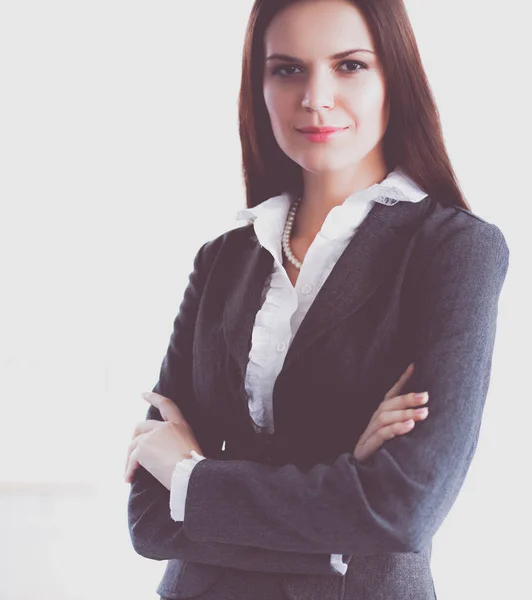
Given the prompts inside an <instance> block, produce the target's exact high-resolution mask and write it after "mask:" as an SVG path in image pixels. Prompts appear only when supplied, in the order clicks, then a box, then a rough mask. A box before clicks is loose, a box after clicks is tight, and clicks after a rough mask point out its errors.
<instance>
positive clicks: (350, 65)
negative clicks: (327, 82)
mask: <svg viewBox="0 0 532 600" xmlns="http://www.w3.org/2000/svg"><path fill="white" fill-rule="evenodd" d="M340 66H346V67H347V68H346V69H340V70H341V71H345V72H347V73H356V72H357V71H361V70H362V69H367V68H368V66H367V65H365V64H364V63H361V62H359V61H358V60H344V61H343V62H341V63H340Z"/></svg>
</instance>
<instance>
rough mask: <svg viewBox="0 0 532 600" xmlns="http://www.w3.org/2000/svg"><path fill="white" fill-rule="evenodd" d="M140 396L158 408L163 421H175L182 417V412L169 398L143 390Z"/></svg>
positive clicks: (180, 419)
mask: <svg viewBox="0 0 532 600" xmlns="http://www.w3.org/2000/svg"><path fill="white" fill-rule="evenodd" d="M142 397H143V398H144V400H147V401H148V402H149V403H150V404H151V405H152V406H154V407H155V408H156V409H158V411H159V412H160V413H161V416H162V418H163V419H164V420H165V421H174V422H176V423H177V422H179V421H182V420H183V419H184V417H183V413H182V412H181V411H180V410H179V408H178V407H177V405H176V404H175V403H174V402H173V401H172V400H171V399H170V398H167V397H166V396H162V395H161V394H157V393H156V392H144V393H143V394H142Z"/></svg>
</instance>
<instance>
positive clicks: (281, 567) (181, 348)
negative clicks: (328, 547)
mask: <svg viewBox="0 0 532 600" xmlns="http://www.w3.org/2000/svg"><path fill="white" fill-rule="evenodd" d="M217 240H219V238H217ZM217 240H213V241H211V242H207V243H206V244H204V245H203V246H202V247H201V248H200V250H199V251H198V253H197V255H196V257H195V259H194V268H193V271H192V273H191V274H190V277H189V283H188V286H187V288H186V290H185V293H184V297H183V300H182V302H181V305H180V307H179V311H178V314H177V317H176V318H175V321H174V327H173V332H172V335H171V337H170V342H169V346H168V350H167V352H166V355H165V357H164V359H163V362H162V365H161V370H160V374H159V380H158V382H157V384H156V385H155V387H154V388H153V391H154V392H157V393H159V394H162V395H163V396H166V397H168V398H171V399H172V400H173V401H174V402H175V403H176V404H177V406H179V408H180V409H181V411H182V412H183V416H184V417H185V419H186V420H187V422H188V423H189V424H190V426H191V427H192V429H193V431H194V433H195V435H196V438H197V440H198V442H199V444H200V447H201V449H202V451H203V452H204V453H205V456H206V457H210V458H209V460H213V461H214V462H216V460H215V458H216V457H219V456H220V452H221V446H222V441H223V440H222V439H221V438H220V437H219V435H218V434H217V433H216V432H215V431H214V430H213V429H212V427H210V426H209V423H208V421H207V420H206V419H205V418H204V417H203V416H202V415H201V413H200V411H199V409H198V407H197V404H196V402H195V396H194V391H193V384H192V343H193V337H194V327H195V322H196V317H197V314H198V308H199V305H200V301H201V296H202V293H203V289H204V286H205V281H206V278H207V276H208V273H209V271H210V269H211V267H212V265H213V263H214V260H215V258H216V254H217V244H218V241H217ZM146 418H147V419H156V420H159V421H162V416H161V413H160V412H159V410H158V409H156V408H155V407H153V406H150V407H149V409H148V412H147V415H146ZM202 462H205V461H202ZM220 462H221V461H220ZM128 528H129V534H130V538H131V541H132V545H133V548H134V550H135V551H136V552H137V553H138V554H140V555H142V556H145V557H147V558H150V559H153V560H168V559H172V558H179V559H184V560H190V561H194V562H201V563H206V564H212V565H218V566H223V567H232V568H239V569H244V570H251V571H263V572H272V573H299V574H317V573H322V574H330V573H333V572H334V569H333V567H332V566H331V564H330V556H329V555H328V554H323V555H319V554H315V553H309V554H306V553H293V552H290V553H289V552H282V551H281V552H279V551H271V550H265V549H263V548H249V547H244V546H238V545H234V544H230V543H220V542H196V541H193V540H191V539H189V537H188V536H187V535H186V533H185V531H184V530H183V523H182V522H176V521H174V520H173V519H172V518H171V516H170V492H169V490H167V489H166V488H165V487H164V486H163V485H162V484H161V483H160V482H159V481H158V480H157V479H156V478H155V477H153V475H152V474H151V473H150V472H149V471H147V470H146V469H144V468H143V467H142V466H140V467H138V468H137V469H136V470H135V473H134V476H133V480H132V483H131V488H130V493H129V498H128Z"/></svg>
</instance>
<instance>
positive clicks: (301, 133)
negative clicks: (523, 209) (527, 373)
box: [126, 0, 509, 600]
mask: <svg viewBox="0 0 532 600" xmlns="http://www.w3.org/2000/svg"><path fill="white" fill-rule="evenodd" d="M240 135H241V141H242V149H243V167H244V174H245V183H246V191H247V209H245V210H243V211H241V213H240V215H239V216H240V217H241V218H242V219H245V220H246V221H250V222H248V223H247V224H245V225H244V226H243V227H239V228H236V229H234V230H232V231H228V232H226V233H224V234H223V235H221V236H219V237H218V238H216V239H214V240H211V241H209V242H207V243H206V244H204V245H203V246H202V248H201V249H200V250H199V251H198V253H197V256H196V259H195V262H194V270H193V272H192V273H191V276H190V282H189V285H188V287H187V289H186V291H185V295H184V298H183V301H182V303H181V306H180V309H179V312H178V315H177V317H176V319H175V322H174V330H173V333H172V336H171V338H170V344H169V347H168V351H167V354H166V356H165V358H164V361H163V364H162V367H161V372H160V377H159V381H158V383H157V385H156V386H155V387H154V389H153V391H152V392H151V393H147V394H146V395H145V398H146V400H147V401H148V402H149V403H150V404H151V406H150V408H149V410H148V414H147V419H146V421H144V422H143V423H141V424H139V426H138V427H137V428H136V429H135V432H134V436H133V441H132V443H131V445H130V448H129V453H128V461H127V465H126V481H130V482H131V484H132V486H131V493H130V499H129V525H130V533H131V539H132V542H133V545H134V548H135V550H136V551H137V552H139V553H140V554H142V555H143V556H146V557H148V558H152V559H155V560H168V565H167V569H166V572H165V575H164V577H163V580H162V582H161V584H160V586H159V588H158V593H159V594H160V595H161V597H162V598H198V599H202V600H207V599H216V600H229V599H230V598H231V599H237V598H238V599H240V598H242V599H249V598H253V599H254V600H257V599H262V598H264V599H268V600H275V599H281V598H284V599H286V598H291V599H305V600H312V599H316V600H327V599H336V598H344V599H345V600H355V599H356V600H362V599H371V600H378V599H381V598H382V599H384V598H386V599H388V598H394V600H401V599H405V600H407V599H408V600H418V599H419V600H428V599H429V598H430V599H432V598H435V597H436V596H435V593H434V586H433V582H432V576H431V572H430V551H431V541H432V538H433V536H434V534H435V533H436V531H437V530H438V528H439V527H440V525H441V524H442V522H443V520H444V519H445V517H446V515H447V514H448V512H449V510H450V508H451V507H452V505H453V503H454V501H455V499H456V497H457V495H458V493H459V491H460V488H461V485H462V484H463V481H464V479H465V476H466V473H467V471H468V468H469V465H470V463H471V460H472V457H473V454H474V451H475V448H476V444H477V440H478V432H479V428H480V424H481V417H482V411H483V407H484V402H485V398H486V394H487V390H488V385H489V379H490V368H491V357H492V352H493V346H494V338H495V330H496V317H497V305H498V298H499V294H500V291H501V288H502V285H503V282H504V279H505V276H506V272H507V268H508V261H509V251H508V247H507V245H506V242H505V239H504V236H503V235H502V233H501V232H500V230H499V229H498V228H497V227H496V226H495V225H492V224H490V223H487V222H486V221H484V220H483V219H481V218H480V217H478V216H476V215H474V214H473V213H472V212H471V211H470V210H469V206H468V205H467V203H466V202H465V200H464V199H463V197H462V195H461V193H460V190H459V188H458V185H457V183H456V180H455V177H454V174H453V170H452V167H451V165H450V161H449V158H448V156H447V154H446V151H445V148H444V143H443V140H442V133H441V129H440V124H439V118H438V113H437V109H436V107H435V104H434V100H433V98H432V95H431V92H430V89H429V86H428V83H427V79H426V77H425V74H424V72H423V69H422V66H421V61H420V58H419V55H418V50H417V46H416V43H415V40H414V36H413V33H412V30H411V26H410V23H409V21H408V18H407V15H406V12H405V9H404V6H403V4H402V2H401V0H379V1H376V0H358V1H348V0H300V1H293V0H257V1H256V2H255V5H254V7H253V9H252V13H251V17H250V20H249V24H248V31H247V37H246V41H245V49H244V56H243V72H242V85H241V93H240ZM414 392H420V393H422V392H427V393H428V395H430V415H427V410H425V411H424V412H419V408H420V404H423V403H426V401H427V394H421V395H422V396H424V397H422V398H421V399H417V398H416V397H415V396H416V394H415V393H414Z"/></svg>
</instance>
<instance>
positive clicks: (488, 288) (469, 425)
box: [129, 221, 509, 574]
mask: <svg viewBox="0 0 532 600" xmlns="http://www.w3.org/2000/svg"><path fill="white" fill-rule="evenodd" d="M206 246H207V245H206ZM206 246H203V247H202V249H201V250H200V252H199V253H198V255H197V257H196V260H195V265H194V271H193V273H192V274H191V278H190V283H189V286H188V287H187V290H186V292H185V296H184V299H183V302H182V305H181V307H180V310H179V314H178V316H177V318H176V321H175V323H174V332H173V334H172V337H171V340H170V345H169V348H168V352H167V355H166V357H165V359H164V361H163V365H162V367H161V374H160V378H159V382H158V384H157V385H156V386H155V388H154V391H157V392H158V393H160V394H162V395H165V396H168V397H171V398H172V399H174V400H176V403H177V404H178V405H179V407H180V408H181V410H182V412H183V414H184V416H185V418H186V419H187V421H188V422H189V423H190V424H191V426H192V428H193V429H194V431H195V433H196V434H197V437H198V441H199V443H200V446H201V447H202V448H203V449H204V451H205V455H206V456H207V460H204V461H202V462H201V463H199V464H198V465H197V466H196V467H195V468H194V470H193V471H192V474H191V478H190V482H189V488H188V492H187V500H186V506H185V520H184V523H181V522H175V521H173V520H172V519H171V517H170V511H169V492H168V490H167V489H166V488H164V487H163V486H162V485H161V484H160V483H159V482H158V481H156V480H155V479H154V478H153V477H152V476H151V475H150V473H148V472H146V471H145V470H144V469H142V468H139V469H138V470H137V474H136V476H135V478H134V481H133V483H132V488H131V494H130V500H129V525H130V533H131V538H132V541H133V544H134V547H135V549H136V550H137V552H139V553H140V554H143V555H144V556H148V557H149V558H155V559H159V560H163V559H169V558H184V559H187V560H191V561H197V562H205V563H209V564H216V565H221V566H229V567H236V568H240V569H251V570H257V571H266V572H268V571H274V572H294V573H312V574H318V573H331V566H330V563H329V558H330V554H331V553H339V552H342V553H345V554H358V555H369V554H376V553H391V552H412V551H414V552H415V551H418V550H421V549H422V548H424V547H425V546H426V545H427V544H428V543H429V542H430V540H431V539H432V537H433V536H434V534H435V533H436V531H437V529H438V528H439V527H440V525H441V523H442V522H443V520H444V519H445V517H446V515H447V513H448V512H449V510H450V508H451V507H452V505H453V503H454V501H455V499H456V497H457V495H458V493H459V491H460V488H461V485H462V483H463V481H464V479H465V476H466V474H467V471H468V469H469V465H470V463H471V460H472V458H473V454H474V452H475V449H476V445H477V440H478V433H479V428H480V424H481V417H482V412H483V408H484V402H485V398H486V394H487V391H488V387H489V378H490V371H491V357H492V352H493V345H494V340H495V331H496V318H497V306H498V298H499V294H500V291H501V288H502V285H503V282H504V279H505V276H506V272H507V268H508V260H509V251H508V248H507V246H506V243H505V240H504V237H503V236H502V234H501V232H500V231H499V230H498V228H496V227H495V226H493V225H490V224H487V223H483V222H481V221H478V222H477V221H475V226H474V227H467V228H465V227H464V228H463V229H460V230H459V231H457V232H455V233H454V234H453V235H452V236H451V237H450V238H448V239H446V240H444V241H442V242H441V243H440V244H439V245H438V247H437V248H436V249H435V251H434V253H433V254H432V256H431V257H430V259H429V260H428V261H427V263H426V266H425V270H424V273H423V274H422V277H421V278H420V281H421V284H420V289H419V310H418V311H417V315H416V323H415V324H413V328H412V330H413V331H414V332H415V336H416V338H415V342H414V348H415V355H414V356H413V362H414V363H415V365H416V368H415V371H414V374H413V376H412V378H411V379H410V380H409V382H408V388H410V389H406V390H404V393H407V392H409V391H415V390H425V389H427V390H429V393H430V405H431V408H430V410H431V413H430V417H429V418H428V419H427V420H426V421H424V422H422V423H418V424H417V425H416V428H415V429H414V430H413V431H412V432H411V433H410V434H409V435H406V436H398V437H396V438H394V439H392V440H389V441H387V442H386V443H385V444H384V445H383V446H382V447H381V448H380V449H379V450H378V451H377V452H376V453H375V454H374V455H372V456H371V457H370V458H369V459H368V460H367V461H366V462H364V463H359V462H358V461H357V460H356V459H355V458H354V457H353V455H352V454H342V455H340V456H339V457H338V458H337V460H336V461H335V462H334V463H333V464H332V465H325V464H318V465H316V466H315V467H314V468H313V469H311V470H310V471H308V472H302V471H300V470H299V469H297V468H296V466H295V465H290V464H289V465H285V466H282V467H271V466H266V465H262V464H258V463H254V462H250V461H219V460H216V456H219V454H218V452H219V450H220V445H221V442H222V440H221V439H216V435H215V434H214V432H212V431H208V430H207V429H206V424H205V423H202V422H201V419H200V418H199V416H198V414H196V413H195V411H196V410H197V409H196V408H195V407H194V397H193V393H192V385H191V382H190V372H191V369H190V360H191V357H190V352H191V341H192V334H193V327H194V322H195V317H196V314H197V307H198V303H199V298H200V296H201V291H202V286H203V281H204V277H205V273H206V272H207V270H208V266H207V262H208V261H207V251H209V252H210V256H211V257H212V256H213V253H214V250H215V248H213V247H212V246H211V247H209V248H206ZM148 418H152V419H153V418H158V419H161V416H160V413H158V411H156V409H153V407H150V410H149V411H148ZM205 490H208V493H205ZM227 506H232V507H233V510H231V511H228V510H227V509H226V507H227Z"/></svg>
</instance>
